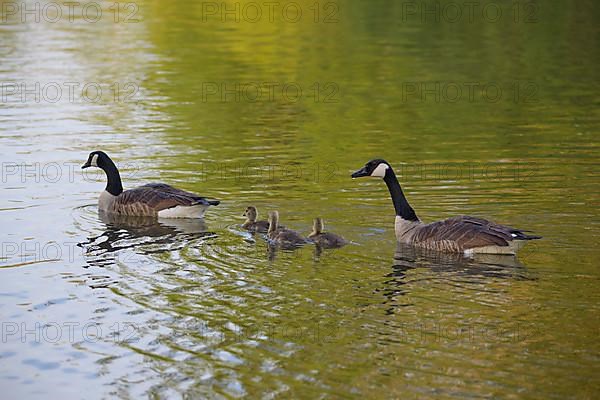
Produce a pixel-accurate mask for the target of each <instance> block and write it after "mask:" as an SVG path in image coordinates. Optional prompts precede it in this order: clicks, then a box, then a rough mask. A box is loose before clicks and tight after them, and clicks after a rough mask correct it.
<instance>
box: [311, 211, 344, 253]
mask: <svg viewBox="0 0 600 400" xmlns="http://www.w3.org/2000/svg"><path fill="white" fill-rule="evenodd" d="M324 230H325V224H324V223H323V219H322V218H315V219H314V221H313V230H312V232H311V234H310V235H308V240H310V241H311V242H313V243H315V244H316V245H317V246H321V247H324V248H334V247H342V246H345V245H347V244H348V241H347V240H346V239H344V238H343V237H341V236H339V235H336V234H335V233H330V232H323V231H324Z"/></svg>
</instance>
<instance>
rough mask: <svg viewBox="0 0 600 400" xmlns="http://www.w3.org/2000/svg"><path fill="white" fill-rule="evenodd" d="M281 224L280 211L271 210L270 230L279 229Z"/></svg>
mask: <svg viewBox="0 0 600 400" xmlns="http://www.w3.org/2000/svg"><path fill="white" fill-rule="evenodd" d="M278 224H279V212H277V211H269V232H273V231H275V230H276V229H277V226H278Z"/></svg>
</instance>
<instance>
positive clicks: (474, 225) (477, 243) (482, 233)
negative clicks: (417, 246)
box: [413, 216, 519, 250]
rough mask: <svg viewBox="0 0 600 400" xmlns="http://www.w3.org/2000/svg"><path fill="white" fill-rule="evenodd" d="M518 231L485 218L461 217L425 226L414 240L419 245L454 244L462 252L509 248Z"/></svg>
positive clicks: (416, 233)
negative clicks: (432, 243) (491, 247)
mask: <svg viewBox="0 0 600 400" xmlns="http://www.w3.org/2000/svg"><path fill="white" fill-rule="evenodd" d="M514 232H519V231H518V230H516V229H514V228H511V227H508V226H504V225H500V224H496V223H493V222H490V221H488V220H485V219H483V218H476V217H469V216H459V217H453V218H449V219H446V220H443V221H438V222H433V223H431V224H427V225H423V226H422V227H420V228H419V229H418V231H417V232H415V234H414V236H413V240H414V241H415V242H419V243H427V242H445V243H446V244H448V245H449V243H453V246H457V247H458V248H459V249H460V250H465V249H471V248H476V247H484V246H508V244H509V242H510V241H511V240H513V239H515V237H514V236H512V233H514Z"/></svg>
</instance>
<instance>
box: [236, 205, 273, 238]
mask: <svg viewBox="0 0 600 400" xmlns="http://www.w3.org/2000/svg"><path fill="white" fill-rule="evenodd" d="M244 217H246V222H244V223H243V224H242V228H244V229H246V230H248V231H250V232H260V233H267V232H268V231H269V221H257V220H256V218H257V217H258V211H257V210H256V207H254V206H248V207H247V208H246V211H244Z"/></svg>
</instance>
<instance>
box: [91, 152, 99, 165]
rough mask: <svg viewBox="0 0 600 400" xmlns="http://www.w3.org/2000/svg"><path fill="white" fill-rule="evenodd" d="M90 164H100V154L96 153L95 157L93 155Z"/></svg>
mask: <svg viewBox="0 0 600 400" xmlns="http://www.w3.org/2000/svg"><path fill="white" fill-rule="evenodd" d="M90 165H93V166H94V167H97V166H98V154H94V157H92V162H91V163H90Z"/></svg>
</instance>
